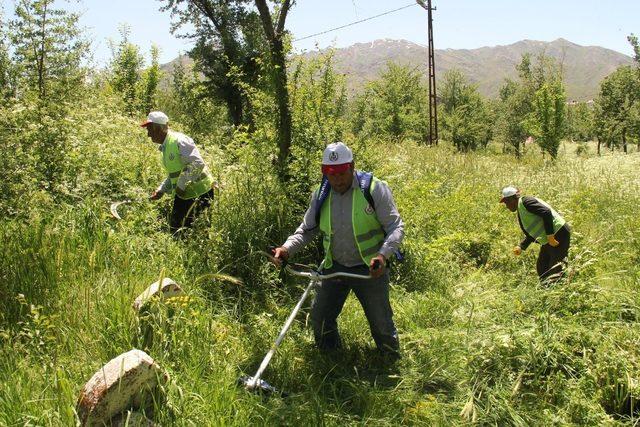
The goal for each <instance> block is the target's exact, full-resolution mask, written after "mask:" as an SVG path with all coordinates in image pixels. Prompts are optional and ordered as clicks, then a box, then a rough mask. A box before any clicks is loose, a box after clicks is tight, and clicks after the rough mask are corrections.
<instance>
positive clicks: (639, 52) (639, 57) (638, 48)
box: [627, 34, 640, 65]
mask: <svg viewBox="0 0 640 427" xmlns="http://www.w3.org/2000/svg"><path fill="white" fill-rule="evenodd" d="M627 40H628V41H629V43H630V44H631V47H632V48H633V53H634V59H635V61H636V64H638V65H640V43H639V42H638V36H636V35H635V34H630V35H629V36H628V37H627Z"/></svg>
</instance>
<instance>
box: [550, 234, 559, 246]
mask: <svg viewBox="0 0 640 427" xmlns="http://www.w3.org/2000/svg"><path fill="white" fill-rule="evenodd" d="M547 243H549V245H550V246H552V247H554V248H555V247H556V246H558V245H559V244H560V242H558V241H557V240H556V236H554V235H553V234H549V235H548V236H547Z"/></svg>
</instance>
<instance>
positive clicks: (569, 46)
mask: <svg viewBox="0 0 640 427" xmlns="http://www.w3.org/2000/svg"><path fill="white" fill-rule="evenodd" d="M327 51H328V49H323V50H320V51H313V52H306V53H304V54H302V55H300V56H301V57H303V58H304V57H313V56H317V55H318V54H320V53H326V52H327ZM527 52H528V53H531V54H533V55H534V56H535V55H536V54H538V53H541V52H544V53H545V54H546V55H548V56H551V57H553V58H556V59H557V60H558V61H560V62H561V63H562V64H563V69H564V74H565V84H566V87H567V94H568V98H569V99H570V100H571V99H576V100H588V99H593V98H595V97H596V96H597V94H598V90H599V85H600V82H601V81H602V79H603V78H604V77H606V76H607V75H609V74H610V73H612V72H613V71H614V70H615V69H616V68H617V67H619V66H620V65H624V64H631V63H632V62H633V60H632V58H631V57H630V56H627V55H623V54H622V53H619V52H616V51H613V50H610V49H605V48H603V47H599V46H581V45H578V44H575V43H572V42H570V41H568V40H565V39H558V40H554V41H552V42H542V41H535V40H521V41H519V42H516V43H513V44H510V45H505V46H493V47H481V48H478V49H436V51H435V60H436V77H437V78H438V80H440V79H441V78H442V76H443V75H444V73H445V72H446V71H447V70H450V69H452V68H458V69H460V70H462V71H463V72H464V73H465V74H466V75H467V76H468V77H469V79H470V80H471V81H472V82H474V83H477V84H478V86H479V90H480V93H482V94H483V95H485V96H490V97H495V96H497V95H498V91H499V89H500V86H501V85H502V84H503V82H504V79H505V78H508V77H511V78H514V77H516V71H515V66H516V64H518V63H519V62H520V60H521V58H522V55H523V54H525V53H527ZM334 58H335V61H336V67H335V69H336V71H337V72H338V73H343V74H345V75H346V76H347V87H348V88H349V92H351V93H353V92H357V91H359V90H361V89H362V87H363V86H364V85H365V84H366V83H367V82H368V81H370V80H373V79H375V78H376V77H377V76H378V75H379V73H380V71H381V70H384V68H385V66H386V64H387V62H389V61H392V62H396V63H399V64H406V65H410V66H414V67H418V68H419V69H420V70H421V71H422V73H423V74H424V75H425V76H426V73H427V48H426V47H424V46H421V45H418V44H416V43H412V42H409V41H406V40H389V39H385V40H375V41H372V42H370V43H357V44H354V45H352V46H349V47H347V48H342V49H335V52H334ZM178 61H182V62H183V63H186V64H190V63H191V60H190V59H188V58H186V57H184V56H181V57H179V58H176V59H174V60H173V61H171V62H169V63H167V64H164V65H163V66H162V69H163V71H165V73H167V74H166V75H170V73H171V72H172V71H173V67H174V66H175V64H177V63H178Z"/></svg>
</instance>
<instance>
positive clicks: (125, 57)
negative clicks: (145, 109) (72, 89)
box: [110, 25, 144, 115]
mask: <svg viewBox="0 0 640 427" xmlns="http://www.w3.org/2000/svg"><path fill="white" fill-rule="evenodd" d="M130 31H131V29H130V28H129V27H127V26H126V25H123V26H121V27H120V36H121V37H122V40H121V41H120V43H118V45H117V47H116V46H114V45H112V46H111V52H112V59H111V64H110V68H111V76H110V83H111V86H113V89H114V90H115V92H116V93H118V94H120V96H121V97H122V100H123V102H124V109H125V111H126V112H127V113H129V114H130V115H134V114H135V113H136V112H138V108H139V102H140V98H139V97H138V94H139V91H138V87H139V85H140V81H141V72H142V66H143V65H144V58H143V57H142V55H141V54H140V48H139V47H138V46H136V45H134V44H133V43H131V42H130V41H129V33H130Z"/></svg>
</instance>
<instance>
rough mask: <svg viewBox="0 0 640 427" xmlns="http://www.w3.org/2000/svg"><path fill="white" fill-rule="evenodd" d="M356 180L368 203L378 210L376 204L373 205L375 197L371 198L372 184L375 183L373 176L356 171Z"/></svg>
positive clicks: (369, 173)
mask: <svg viewBox="0 0 640 427" xmlns="http://www.w3.org/2000/svg"><path fill="white" fill-rule="evenodd" d="M356 178H357V179H358V186H359V187H360V191H362V194H363V195H364V198H365V199H367V202H368V203H369V205H371V207H372V208H373V210H375V209H376V205H375V203H373V197H372V196H371V182H372V181H373V174H372V173H371V172H363V171H356Z"/></svg>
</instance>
